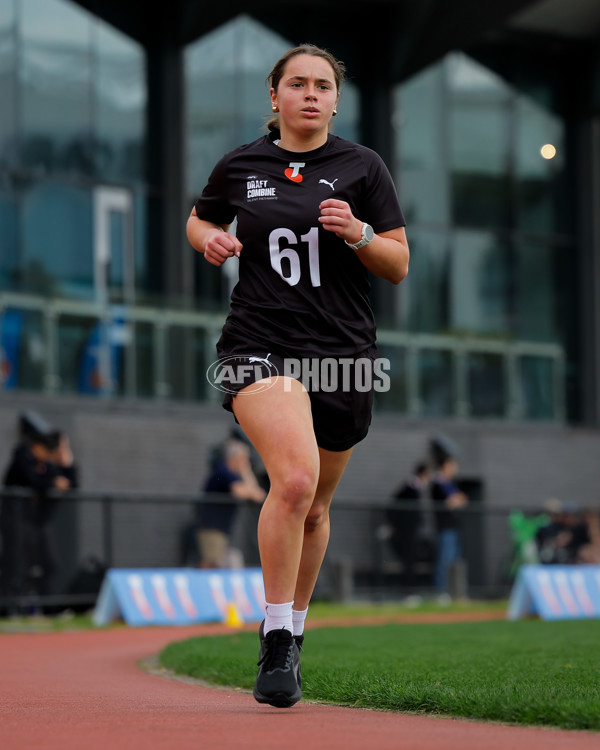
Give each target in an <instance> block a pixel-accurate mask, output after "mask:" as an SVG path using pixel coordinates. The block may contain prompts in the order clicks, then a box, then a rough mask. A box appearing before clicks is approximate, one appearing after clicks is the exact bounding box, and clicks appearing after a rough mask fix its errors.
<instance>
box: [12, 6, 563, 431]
mask: <svg viewBox="0 0 600 750" xmlns="http://www.w3.org/2000/svg"><path fill="white" fill-rule="evenodd" d="M291 45H292V43H291V42H289V41H288V40H286V39H283V38H282V37H280V36H278V35H276V34H274V33H273V32H271V31H270V30H268V29H267V28H265V27H263V26H262V25H260V24H258V23H257V22H255V21H254V20H252V19H251V18H250V17H248V16H239V17H237V18H235V19H233V20H232V21H231V22H229V23H227V24H225V25H224V26H222V27H220V28H218V29H216V30H215V31H213V32H211V33H210V34H207V35H205V36H203V37H202V38H200V39H199V40H197V41H196V42H194V43H193V44H191V45H189V46H188V47H187V48H186V49H185V50H184V76H185V92H186V107H185V136H184V139H185V169H186V171H185V174H184V177H183V179H184V185H185V191H184V192H185V195H186V203H187V205H185V206H182V207H181V214H182V216H185V215H187V213H188V211H189V210H190V208H191V206H192V205H193V203H194V200H195V198H196V197H197V195H198V194H199V193H200V191H201V190H202V188H203V187H204V185H205V183H206V181H207V179H208V176H209V173H210V171H211V169H212V167H213V166H214V164H215V162H216V161H217V159H218V158H219V157H220V156H221V155H222V154H224V153H226V152H227V151H229V150H231V149H233V148H235V147H236V146H238V145H239V144H242V143H245V142H249V141H252V140H254V139H255V138H257V137H259V136H260V135H261V134H262V133H264V132H265V125H266V122H267V120H268V119H269V118H270V117H271V109H270V100H269V92H268V86H267V83H266V77H267V74H268V73H269V71H270V69H271V66H272V65H273V63H274V62H275V61H276V60H277V59H278V58H279V57H280V55H281V54H282V53H284V52H285V51H286V50H287V49H289V47H290V46H291ZM147 93H148V92H147V78H146V59H145V52H144V50H143V49H142V47H141V46H140V45H138V44H137V43H135V42H134V41H132V40H131V39H129V38H127V37H125V36H124V35H122V34H121V33H120V32H118V31H117V30H115V29H113V28H112V27H109V26H108V25H107V24H105V23H104V22H102V21H101V20H99V19H98V18H96V17H95V16H93V15H92V14H91V13H88V12H86V11H85V10H83V9H82V8H81V7H79V6H78V5H76V4H74V3H72V2H70V0H0V102H1V107H2V112H1V114H2V116H1V117H0V365H1V370H0V376H1V377H2V380H3V384H4V388H24V389H32V390H45V391H47V392H51V393H52V392H55V393H59V392H61V393H71V392H78V393H83V394H89V395H94V396H98V395H113V396H127V397H138V398H170V399H182V400H199V401H205V400H217V398H218V394H217V393H216V392H215V393H213V392H212V389H211V388H210V387H208V386H207V383H206V381H205V378H204V371H205V369H206V367H207V365H208V364H209V363H210V362H212V360H213V359H214V343H215V340H216V337H217V336H218V332H219V330H220V327H221V324H222V319H223V315H224V313H225V311H226V309H227V304H228V300H229V295H230V292H231V289H232V287H233V285H234V284H235V282H236V277H237V269H236V266H235V263H234V262H233V261H230V262H229V263H228V264H226V266H225V267H224V268H223V269H222V270H218V269H215V268H213V267H212V266H210V265H209V264H207V263H205V262H204V261H203V260H202V258H201V257H200V256H199V255H198V254H195V255H194V258H193V263H194V277H195V283H194V287H195V292H196V295H195V297H196V304H195V309H191V308H190V309H188V310H187V311H185V310H184V309H180V310H168V309H167V310H164V309H158V308H156V307H152V306H151V305H148V306H144V305H142V304H141V303H142V301H143V300H145V299H151V298H152V299H153V297H151V296H150V295H146V294H145V292H146V291H147V290H146V283H145V279H146V276H147V271H148V269H147V263H148V261H147V251H146V231H147V229H146V226H147V220H148V215H147V214H148V212H147V208H146V206H147V197H148V196H147V193H148V191H147V185H146V182H145V180H146V174H147V172H148V170H147V165H146V164H145V159H146V154H147V144H146V116H147V113H146V106H147V99H148V96H147ZM394 97H395V113H394V126H395V134H396V135H395V137H396V143H395V151H396V154H397V161H396V164H394V165H390V166H392V171H393V172H394V176H395V178H396V181H397V184H398V188H399V193H400V197H401V202H402V206H403V209H404V212H405V215H406V219H407V224H408V228H407V232H408V238H409V242H410V246H411V269H410V274H409V277H408V279H407V280H406V281H405V282H404V283H403V284H401V285H400V286H399V287H397V288H394V289H393V290H392V293H391V294H390V299H391V301H392V303H391V304H389V305H388V304H387V303H386V309H385V310H383V311H381V313H382V314H380V315H379V316H378V319H379V326H380V329H379V333H380V336H379V338H380V349H381V353H382V356H385V357H387V358H388V359H389V360H390V365H391V373H390V374H391V376H392V379H391V382H392V387H391V390H390V391H389V392H388V393H382V394H377V397H376V408H380V409H389V410H393V411H396V412H399V413H407V414H411V415H417V416H423V417H425V416H432V417H435V416H449V417H451V416H461V417H471V418H477V417H482V418H507V417H508V418H518V419H561V418H562V414H563V412H562V403H561V402H562V397H563V396H562V391H563V380H562V378H563V376H564V364H563V356H564V355H563V347H564V336H565V332H564V329H563V325H564V324H563V317H564V316H562V315H561V311H564V310H565V309H568V307H569V300H568V299H567V298H566V295H567V294H568V292H567V291H566V289H568V288H571V286H572V285H571V284H563V283H562V282H563V281H564V269H565V268H566V267H567V262H566V259H567V258H568V256H569V253H570V251H571V249H572V248H571V237H570V234H569V231H570V220H569V217H568V215H567V214H565V211H564V209H563V208H562V206H564V204H565V202H564V201H563V200H562V198H563V196H562V191H563V189H564V185H563V183H564V172H565V155H564V148H565V147H564V144H565V140H566V136H565V128H564V123H563V122H562V121H561V120H560V118H558V117H557V116H556V115H555V114H554V113H553V111H552V108H551V100H550V94H549V92H545V91H540V90H537V91H535V92H527V91H524V90H517V89H515V88H513V87H511V86H509V85H508V84H507V83H506V82H504V81H503V80H502V79H501V78H499V77H498V76H497V75H495V74H494V73H492V72H491V71H490V70H488V69H486V68H484V67H483V66H481V65H480V64H478V63H477V62H475V61H474V60H472V59H469V58H468V57H466V56H465V55H463V54H450V55H448V56H447V57H446V58H445V59H443V60H442V61H440V62H438V63H437V64H435V65H433V66H431V67H430V68H429V69H427V70H425V71H423V72H422V73H420V74H419V75H417V76H415V77H414V78H412V79H411V80H409V81H407V82H405V83H403V84H402V85H400V86H398V87H397V88H396V90H395V91H394ZM338 111H339V115H338V117H336V118H335V120H334V122H333V124H334V132H336V133H337V134H339V135H341V136H342V137H346V138H349V139H351V140H360V135H359V132H360V131H359V122H358V117H359V115H358V112H359V93H358V91H357V89H356V88H355V87H354V86H353V85H352V83H348V84H346V87H345V89H344V91H343V92H342V97H341V101H340V105H339V107H338ZM550 145H551V146H552V147H553V148H554V149H555V153H551V150H550V151H548V150H545V152H544V153H545V155H546V157H548V156H550V155H551V156H552V158H544V156H542V153H541V150H540V149H541V148H542V146H547V147H549V146H550ZM182 252H192V251H191V249H190V248H189V247H188V246H187V244H185V246H184V247H183V248H182ZM386 299H387V297H386ZM380 306H381V305H380ZM183 307H185V306H183ZM99 310H100V312H99Z"/></svg>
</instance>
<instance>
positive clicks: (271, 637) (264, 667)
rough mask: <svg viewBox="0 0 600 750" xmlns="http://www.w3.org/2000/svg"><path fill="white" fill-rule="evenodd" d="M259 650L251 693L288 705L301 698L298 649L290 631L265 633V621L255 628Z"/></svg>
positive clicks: (280, 705)
mask: <svg viewBox="0 0 600 750" xmlns="http://www.w3.org/2000/svg"><path fill="white" fill-rule="evenodd" d="M258 636H259V638H260V652H259V655H258V675H257V677H256V683H255V685H254V691H253V695H254V697H255V699H256V700H257V701H258V702H259V703H268V704H269V705H270V706H275V707H276V708H290V706H293V705H294V703H297V702H298V701H299V700H300V698H301V697H302V688H301V676H300V652H299V650H298V646H297V645H296V641H295V640H294V636H293V635H292V634H291V633H290V631H289V630H286V629H285V628H281V630H271V631H269V632H268V633H267V634H266V635H264V621H263V622H261V624H260V628H259V630H258Z"/></svg>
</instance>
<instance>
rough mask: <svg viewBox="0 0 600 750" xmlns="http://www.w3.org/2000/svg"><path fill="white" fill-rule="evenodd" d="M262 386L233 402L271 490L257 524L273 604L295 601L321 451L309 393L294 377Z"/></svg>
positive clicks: (248, 389)
mask: <svg viewBox="0 0 600 750" xmlns="http://www.w3.org/2000/svg"><path fill="white" fill-rule="evenodd" d="M263 386H264V384H262V383H261V381H259V382H258V383H255V384H253V385H250V386H248V387H246V388H245V389H244V390H243V391H242V392H241V393H240V394H238V395H237V396H236V397H235V399H234V402H233V410H234V412H235V415H236V418H237V420H238V422H239V423H240V425H241V427H242V429H243V430H244V432H245V433H246V435H247V436H248V438H249V439H250V441H251V442H252V443H253V445H254V447H255V448H256V450H257V451H258V453H259V455H260V456H261V458H262V460H263V463H264V465H265V468H266V470H267V472H268V475H269V480H270V490H269V494H268V495H267V498H266V500H265V502H264V504H263V507H262V510H261V513H260V518H259V522H258V544H259V549H260V559H261V567H262V571H263V579H264V584H265V598H266V601H267V602H269V603H270V604H282V603H286V602H291V601H293V599H294V592H295V590H296V583H297V579H298V572H299V569H300V560H301V557H302V553H303V541H304V528H305V521H306V518H307V515H308V513H309V511H310V509H311V506H312V504H313V501H314V499H315V493H316V492H317V488H318V482H319V466H320V458H319V450H318V448H317V443H316V439H315V435H314V430H313V423H312V413H311V407H310V399H309V396H308V393H307V392H306V390H305V389H304V388H303V386H302V384H301V383H300V382H299V381H297V380H294V379H292V378H286V377H277V378H275V382H274V384H273V386H272V387H270V388H268V389H266V390H262V387H263Z"/></svg>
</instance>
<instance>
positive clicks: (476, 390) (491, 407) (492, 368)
mask: <svg viewBox="0 0 600 750" xmlns="http://www.w3.org/2000/svg"><path fill="white" fill-rule="evenodd" d="M468 367H469V375H468V378H469V386H468V387H469V413H470V415H471V416H473V417H503V416H504V414H505V413H506V382H505V378H506V375H505V367H504V360H503V358H502V357H501V356H500V355H498V354H487V353H479V352H478V353H471V354H470V355H469V358H468Z"/></svg>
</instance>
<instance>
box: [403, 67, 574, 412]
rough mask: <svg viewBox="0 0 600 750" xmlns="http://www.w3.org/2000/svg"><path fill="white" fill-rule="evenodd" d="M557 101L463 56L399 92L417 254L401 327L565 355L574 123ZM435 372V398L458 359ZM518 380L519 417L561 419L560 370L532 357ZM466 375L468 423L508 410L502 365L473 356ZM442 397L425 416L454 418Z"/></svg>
mask: <svg viewBox="0 0 600 750" xmlns="http://www.w3.org/2000/svg"><path fill="white" fill-rule="evenodd" d="M534 94H535V96H534ZM544 95H545V99H546V101H544ZM550 104H551V102H550V89H548V91H547V92H540V91H539V90H537V91H535V92H532V93H529V92H526V91H520V90H517V89H515V88H513V87H511V86H509V85H508V84H507V83H506V82H505V81H503V80H502V79H501V78H500V77H499V76H497V75H496V74H494V73H493V72H492V71H490V70H488V69H486V68H485V67H483V66H482V65H480V64H478V63H477V62H476V61H475V60H472V59H470V58H468V57H467V56H466V55H464V54H462V53H452V54H450V55H448V56H447V57H446V58H445V59H444V60H442V61H440V62H439V63H437V64H435V65H433V66H432V67H431V68H429V69H427V70H426V71H424V72H422V73H420V74H419V75H417V76H415V77H414V78H413V79H411V80H410V81H407V82H406V83H404V84H403V85H401V86H399V87H398V88H397V90H396V105H395V106H396V116H395V124H396V151H397V164H396V176H397V180H398V184H399V188H400V194H401V197H402V202H403V207H404V210H405V213H406V217H407V223H408V230H407V231H408V236H409V242H410V245H411V251H412V252H411V270H410V274H409V277H408V279H407V282H405V284H403V285H401V286H400V287H399V290H398V299H397V305H396V317H395V324H396V325H397V326H398V327H399V328H401V329H402V330H406V331H410V332H413V333H429V334H437V335H444V336H446V335H449V336H451V337H455V338H456V339H458V340H460V339H461V338H465V337H466V338H471V339H476V340H479V339H482V340H483V339H488V340H490V341H503V342H507V343H511V342H518V341H520V342H528V343H536V344H548V345H555V346H556V347H558V349H560V348H562V347H563V346H564V337H565V330H564V327H563V323H564V321H563V318H562V317H561V314H560V311H561V310H563V309H564V306H565V305H566V304H568V302H567V300H565V295H566V294H567V293H568V292H567V291H566V289H567V287H568V285H565V284H564V283H562V282H564V278H561V273H562V272H563V271H564V268H565V257H566V256H567V255H568V253H569V251H570V249H571V248H572V238H571V237H570V236H569V227H570V221H569V216H568V215H567V214H566V213H565V211H566V209H565V208H564V206H565V205H566V204H567V202H566V201H565V200H564V195H563V191H564V167H565V164H564V161H565V157H564V153H565V146H564V144H565V126H564V123H563V122H562V121H561V119H560V118H559V117H558V116H557V115H556V114H554V113H553V111H552V109H551V106H550ZM544 147H545V148H544ZM548 156H550V157H551V158H547V157H548ZM561 199H562V200H561ZM424 363H426V364H425V365H424V366H425V370H424V373H425V375H424V379H423V386H424V388H425V392H427V389H431V388H432V387H433V385H432V384H435V383H436V373H440V374H441V373H443V372H444V368H445V367H446V366H447V362H445V361H444V358H443V357H440V356H439V354H438V355H436V356H433V355H428V356H425V357H424ZM455 369H456V368H455ZM517 369H518V373H517V375H516V377H518V378H519V384H520V385H519V388H518V390H519V392H520V394H521V396H520V398H519V399H517V400H518V401H519V403H520V406H519V410H520V413H521V414H522V415H523V416H526V417H527V418H531V419H544V418H553V417H554V416H555V414H556V412H555V409H556V403H555V401H554V400H553V399H552V398H542V397H541V395H540V393H542V392H544V393H552V392H554V389H553V387H552V386H553V379H554V377H555V374H556V373H555V370H554V368H553V367H552V363H551V362H550V361H549V360H548V359H547V358H545V359H544V358H542V359H541V360H540V359H536V358H535V357H533V362H529V361H528V360H525V361H523V362H522V363H521V366H520V367H519V368H517ZM467 370H468V372H469V376H468V378H466V381H465V382H467V383H468V396H467V401H466V403H465V404H463V408H464V409H465V411H466V413H467V414H468V415H471V416H478V415H481V416H492V415H494V414H502V413H504V411H503V410H504V408H505V407H504V406H503V404H505V405H506V398H507V397H506V383H505V380H506V372H505V370H506V368H504V369H503V368H502V366H501V365H500V364H499V363H498V361H497V354H494V352H493V351H490V352H488V353H486V354H484V353H479V354H475V353H474V354H473V356H472V357H471V364H470V366H469V367H468V368H467ZM536 378H537V379H538V380H540V381H544V383H542V384H541V387H540V391H539V393H538V392H537V391H536V390H535V389H534V388H532V383H533V382H534V381H535V380H536ZM432 392H433V391H432ZM435 392H436V394H437V395H436V397H435V398H433V397H427V396H426V400H427V406H426V408H425V413H434V414H439V415H444V414H447V412H448V402H447V399H444V398H442V397H441V394H440V391H439V388H438V389H435ZM458 402H460V399H458ZM455 403H457V401H455ZM506 408H508V407H506ZM453 413H456V410H454V411H453Z"/></svg>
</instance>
